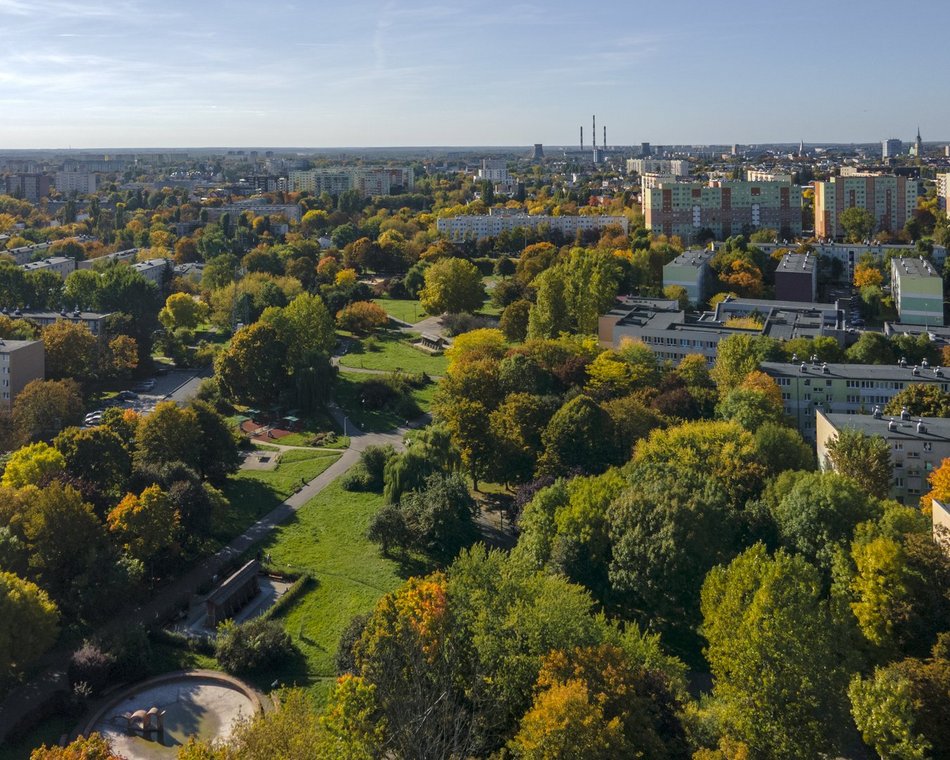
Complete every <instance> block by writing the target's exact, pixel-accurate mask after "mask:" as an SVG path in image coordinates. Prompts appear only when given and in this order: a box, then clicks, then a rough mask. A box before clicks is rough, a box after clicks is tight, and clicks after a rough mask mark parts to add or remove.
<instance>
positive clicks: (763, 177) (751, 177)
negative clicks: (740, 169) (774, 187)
mask: <svg viewBox="0 0 950 760" xmlns="http://www.w3.org/2000/svg"><path fill="white" fill-rule="evenodd" d="M793 180H794V177H792V175H791V174H783V173H780V172H769V171H758V170H756V169H749V170H747V171H746V173H745V181H746V182H784V183H785V184H786V185H791V184H792V181H793Z"/></svg>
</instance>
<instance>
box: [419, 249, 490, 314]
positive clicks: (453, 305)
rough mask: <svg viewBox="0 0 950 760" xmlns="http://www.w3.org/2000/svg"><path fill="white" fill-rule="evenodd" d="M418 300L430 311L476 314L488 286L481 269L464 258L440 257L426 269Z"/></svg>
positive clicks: (432, 312)
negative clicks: (484, 282)
mask: <svg viewBox="0 0 950 760" xmlns="http://www.w3.org/2000/svg"><path fill="white" fill-rule="evenodd" d="M424 277H425V285H424V286H423V288H422V290H420V291H419V302H420V303H421V304H422V308H423V309H425V311H426V313H428V314H443V313H445V312H449V313H452V314H458V313H459V312H463V311H465V312H469V313H474V312H476V311H478V309H480V308H481V307H482V303H483V302H484V301H485V286H484V285H482V276H481V273H480V272H479V271H478V269H477V268H476V267H475V265H474V264H472V263H471V262H469V261H465V260H464V259H456V258H447V259H441V260H439V261H437V262H435V264H433V265H432V266H430V267H429V268H428V269H426V271H425V275H424Z"/></svg>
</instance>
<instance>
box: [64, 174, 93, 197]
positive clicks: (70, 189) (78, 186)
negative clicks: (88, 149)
mask: <svg viewBox="0 0 950 760" xmlns="http://www.w3.org/2000/svg"><path fill="white" fill-rule="evenodd" d="M54 183H55V185H56V189H57V190H58V191H59V192H60V193H62V194H63V195H71V194H73V193H78V194H79V195H93V194H94V193H95V192H96V190H97V189H98V188H99V177H98V175H96V174H93V173H92V172H80V171H71V172H56V178H55V180H54Z"/></svg>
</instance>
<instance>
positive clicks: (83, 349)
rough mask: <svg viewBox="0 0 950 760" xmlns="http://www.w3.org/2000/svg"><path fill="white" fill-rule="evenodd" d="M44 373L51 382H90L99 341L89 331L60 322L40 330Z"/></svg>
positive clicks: (85, 328) (72, 323)
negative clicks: (64, 379) (73, 380)
mask: <svg viewBox="0 0 950 760" xmlns="http://www.w3.org/2000/svg"><path fill="white" fill-rule="evenodd" d="M42 339H43V348H44V349H45V352H46V374H47V376H49V377H50V378H52V379H53V380H62V379H63V378H73V379H75V380H78V381H79V382H86V381H88V380H89V379H91V377H92V375H93V374H94V372H95V371H96V369H97V362H98V348H99V342H98V340H97V339H96V336H94V335H93V334H92V333H91V332H89V328H88V327H86V326H85V325H84V324H80V323H78V322H70V321H69V320H67V319H60V320H57V321H56V322H53V323H52V324H50V325H47V326H46V327H44V328H43V334H42Z"/></svg>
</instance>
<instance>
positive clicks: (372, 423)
mask: <svg viewBox="0 0 950 760" xmlns="http://www.w3.org/2000/svg"><path fill="white" fill-rule="evenodd" d="M373 379H379V378H374V377H373V375H365V374H360V373H358V372H340V374H339V376H338V377H337V382H336V389H335V390H334V393H333V395H334V398H335V399H336V402H337V404H339V405H340V408H341V409H342V410H343V412H344V413H345V414H346V416H347V417H348V418H349V419H350V420H351V421H352V422H355V423H356V424H357V425H358V426H359V427H360V429H362V430H365V431H366V432H369V433H385V432H388V431H390V430H392V429H394V428H397V427H399V426H400V425H405V424H406V422H408V420H406V419H405V418H403V417H400V416H399V415H398V414H396V413H395V412H392V411H390V410H388V409H383V410H381V411H373V410H369V409H364V408H363V407H362V406H361V403H360V392H359V390H360V389H359V385H360V383H364V382H366V381H367V380H373ZM437 387H438V386H437V384H436V383H429V384H428V385H426V386H424V387H423V388H419V389H417V390H414V391H413V392H412V397H413V398H414V399H415V400H416V403H417V404H418V405H419V408H420V409H421V410H422V411H423V412H427V411H429V407H430V406H431V405H432V399H433V396H434V395H435V390H436V388H437Z"/></svg>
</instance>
